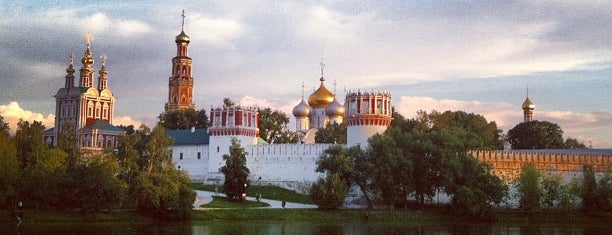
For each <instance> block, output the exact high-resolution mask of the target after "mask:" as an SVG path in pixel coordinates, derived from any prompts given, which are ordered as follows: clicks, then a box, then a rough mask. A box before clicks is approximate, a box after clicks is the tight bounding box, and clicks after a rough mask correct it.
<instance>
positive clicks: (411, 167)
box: [311, 111, 507, 218]
mask: <svg viewBox="0 0 612 235" xmlns="http://www.w3.org/2000/svg"><path fill="white" fill-rule="evenodd" d="M368 143H369V147H368V148H367V149H360V148H358V147H352V148H349V149H346V148H344V147H341V146H335V147H332V148H330V149H327V150H326V151H325V152H324V153H323V154H322V156H321V157H320V159H319V160H318V161H317V166H318V167H317V171H318V172H322V173H325V175H326V176H327V177H326V178H324V179H321V180H320V181H319V182H317V183H315V184H314V185H313V190H312V191H311V197H312V199H313V201H314V202H315V203H317V204H319V205H320V206H321V208H325V209H334V208H338V207H340V206H341V205H342V202H343V201H344V197H345V196H346V195H345V192H346V190H347V189H348V188H349V187H351V186H353V185H355V186H356V187H357V188H359V189H360V190H361V192H362V194H363V195H364V198H365V199H366V201H367V203H368V206H369V207H371V206H372V205H373V204H375V203H382V204H384V205H389V206H391V207H400V208H403V207H406V206H407V205H408V204H409V203H411V202H409V200H411V201H413V203H414V204H415V205H416V206H417V207H421V206H423V205H424V204H425V202H426V201H427V200H430V199H432V197H433V196H434V195H435V194H436V193H438V192H446V193H447V194H448V195H449V196H451V198H452V205H451V206H452V207H453V208H454V209H455V210H454V211H456V212H458V213H461V214H464V215H468V216H474V217H480V218H484V217H485V216H486V215H488V212H489V211H490V209H491V205H492V204H496V203H500V202H501V201H502V200H503V198H504V197H505V195H506V192H507V186H506V185H505V184H504V183H503V182H502V181H501V180H500V179H499V178H498V177H496V176H495V175H493V174H492V173H491V168H490V167H489V166H488V165H486V164H482V163H480V162H478V161H477V160H476V159H475V158H473V157H471V156H468V155H467V154H466V150H467V149H475V148H476V149H478V148H479V149H498V148H500V147H501V141H500V140H499V130H498V129H497V126H496V124H495V123H494V122H487V121H486V119H484V117H482V116H480V115H475V114H467V113H465V112H450V111H449V112H445V113H438V112H435V111H434V112H432V113H430V114H427V113H425V112H420V113H419V117H418V118H416V119H405V118H404V117H402V116H401V115H399V114H395V115H394V120H393V122H392V124H391V127H389V128H388V129H387V130H386V131H385V132H384V133H383V134H380V135H375V136H373V137H371V138H370V139H369V140H368ZM337 181H340V182H342V183H337ZM332 192H335V193H332ZM340 199H341V200H340Z"/></svg>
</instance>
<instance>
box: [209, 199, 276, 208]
mask: <svg viewBox="0 0 612 235" xmlns="http://www.w3.org/2000/svg"><path fill="white" fill-rule="evenodd" d="M269 206H270V204H268V203H264V202H256V201H244V202H242V201H240V202H231V201H230V200H228V199H227V197H218V196H213V200H212V202H210V203H207V204H204V205H202V206H200V207H202V208H226V209H227V208H241V207H246V208H262V207H269Z"/></svg>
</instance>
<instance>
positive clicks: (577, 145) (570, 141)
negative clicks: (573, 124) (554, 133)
mask: <svg viewBox="0 0 612 235" xmlns="http://www.w3.org/2000/svg"><path fill="white" fill-rule="evenodd" d="M564 148H566V149H585V148H587V147H586V145H584V143H582V142H579V141H578V140H577V139H575V138H567V139H566V140H565V146H564Z"/></svg>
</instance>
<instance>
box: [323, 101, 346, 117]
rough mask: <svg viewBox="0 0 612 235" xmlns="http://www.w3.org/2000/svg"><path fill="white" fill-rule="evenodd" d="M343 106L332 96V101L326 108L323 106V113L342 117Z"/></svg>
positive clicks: (343, 112)
mask: <svg viewBox="0 0 612 235" xmlns="http://www.w3.org/2000/svg"><path fill="white" fill-rule="evenodd" d="M344 114H345V108H344V105H342V104H340V102H338V99H336V98H334V102H332V103H331V104H330V105H329V106H327V108H325V115H327V116H330V117H337V116H342V117H344Z"/></svg>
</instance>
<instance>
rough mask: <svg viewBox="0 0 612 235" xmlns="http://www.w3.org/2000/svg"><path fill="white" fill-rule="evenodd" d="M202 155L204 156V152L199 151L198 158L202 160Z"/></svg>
mask: <svg viewBox="0 0 612 235" xmlns="http://www.w3.org/2000/svg"><path fill="white" fill-rule="evenodd" d="M201 157H202V153H201V152H198V160H200V158H201Z"/></svg>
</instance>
